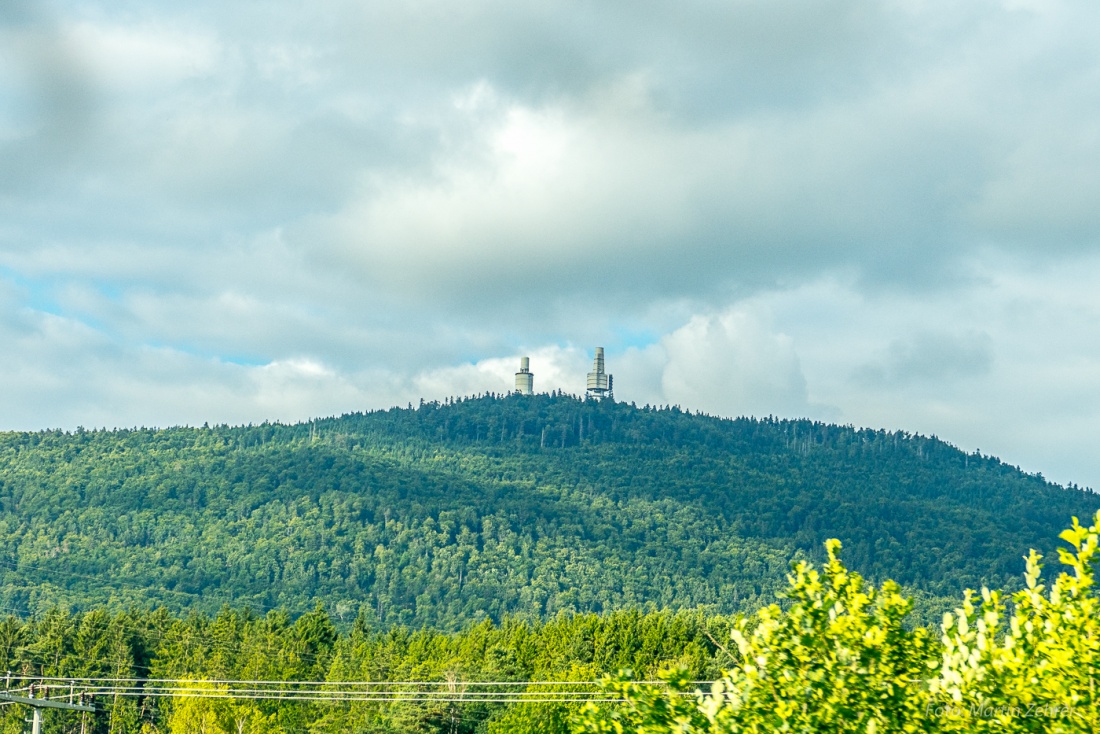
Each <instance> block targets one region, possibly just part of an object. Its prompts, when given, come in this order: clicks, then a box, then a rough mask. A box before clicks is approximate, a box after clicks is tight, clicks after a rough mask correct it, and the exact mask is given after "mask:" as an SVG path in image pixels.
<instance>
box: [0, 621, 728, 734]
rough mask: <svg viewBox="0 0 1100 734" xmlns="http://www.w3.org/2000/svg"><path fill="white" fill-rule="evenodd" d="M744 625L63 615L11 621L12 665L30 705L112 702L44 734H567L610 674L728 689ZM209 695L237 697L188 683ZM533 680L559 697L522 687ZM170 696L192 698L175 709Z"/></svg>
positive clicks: (5, 657) (10, 681) (2, 658)
mask: <svg viewBox="0 0 1100 734" xmlns="http://www.w3.org/2000/svg"><path fill="white" fill-rule="evenodd" d="M730 626H731V625H730V620H728V619H726V618H720V617H719V618H715V617H711V618H707V617H704V616H703V615H701V614H699V613H697V612H680V613H670V612H653V613H649V614H641V613H639V612H638V611H636V610H635V611H621V612H613V613H610V614H607V615H594V614H587V615H564V614H563V615H559V616H558V617H556V618H554V619H551V620H547V621H546V622H534V623H532V622H527V621H523V620H516V619H511V618H509V619H505V620H504V621H503V622H502V623H501V624H499V625H498V624H494V623H492V622H489V621H485V622H481V623H477V624H471V625H470V626H468V627H467V628H466V629H465V630H463V631H462V632H456V633H441V632H436V631H432V630H426V629H425V630H415V631H412V630H409V629H407V628H402V627H391V628H389V629H387V630H378V629H373V628H371V627H370V626H369V624H368V623H367V622H366V620H365V618H363V617H359V618H357V619H356V620H355V621H354V622H353V623H352V624H351V625H350V626H349V627H348V629H347V631H346V632H344V633H341V632H339V631H338V630H337V629H336V627H335V625H334V624H333V620H332V619H331V618H330V617H329V615H328V614H326V613H325V612H324V611H323V610H320V609H317V610H313V611H310V612H307V613H305V614H303V615H301V616H299V617H298V618H297V619H296V620H294V621H291V620H290V618H289V617H288V616H287V615H286V614H285V613H281V612H270V613H268V614H266V615H263V616H256V615H253V614H251V613H250V612H248V611H235V610H230V609H223V610H222V611H221V612H219V613H218V614H216V615H214V616H213V617H208V616H206V615H202V614H190V615H188V616H187V617H185V618H179V617H174V616H172V615H171V614H169V613H168V612H167V611H165V610H163V609H161V610H157V611H152V612H138V611H133V610H131V611H129V612H120V613H117V614H110V613H108V612H106V611H105V610H102V609H97V610H93V611H90V612H86V613H75V614H72V613H68V612H65V611H62V610H56V609H55V610H52V611H50V612H48V613H46V614H44V615H42V616H41V617H39V618H38V619H36V620H31V621H22V620H19V619H17V618H15V617H12V616H9V617H7V618H4V619H0V665H2V666H4V668H3V669H5V670H7V671H9V673H8V678H7V681H6V683H7V689H8V690H9V691H12V692H17V693H18V694H19V695H22V696H26V695H27V694H28V686H29V685H31V684H34V685H36V687H37V688H38V691H39V696H38V697H39V698H41V697H43V696H48V695H55V694H56V692H57V691H60V693H61V694H62V695H63V694H64V693H67V692H68V691H69V690H70V685H75V686H76V688H77V690H94V689H95V685H96V684H95V683H92V682H91V681H89V680H88V679H97V681H98V682H99V684H100V685H101V686H102V688H101V690H109V691H110V693H102V692H101V693H100V695H97V696H95V697H94V699H93V702H94V704H95V706H96V708H97V709H98V711H96V712H95V713H94V714H86V713H80V712H71V711H56V710H47V711H46V712H45V714H44V717H43V718H44V723H45V727H44V729H45V734H60V733H61V732H80V731H81V725H83V726H84V727H85V731H86V734H108V733H109V734H152V733H153V732H171V734H244V733H247V734H305V733H306V732H310V733H311V734H327V733H329V732H333V733H336V732H340V733H348V734H350V733H351V732H355V733H356V734H383V733H386V734H391V733H392V734H402V733H405V732H409V733H411V732H424V733H427V732H438V733H440V734H442V733H444V732H446V733H448V734H473V733H474V732H479V733H482V734H506V733H510V732H523V731H527V732H546V733H547V734H550V733H554V734H566V732H567V731H568V728H569V726H568V725H569V720H570V718H571V716H573V715H574V714H576V713H577V712H578V711H579V710H580V708H581V706H580V702H577V703H573V702H570V701H564V702H562V701H561V700H560V699H561V698H562V695H561V691H562V689H563V688H562V686H560V685H554V682H566V681H579V682H581V683H583V685H573V686H569V687H568V689H567V690H569V691H574V692H576V691H582V692H583V691H590V692H593V693H595V692H597V691H598V690H599V687H598V686H596V685H594V682H595V681H596V680H597V679H598V678H599V677H601V676H602V675H604V674H606V673H614V672H615V671H618V670H620V669H630V670H633V671H637V673H638V674H639V675H640V676H642V677H653V676H654V675H656V673H657V672H658V671H659V670H660V669H661V668H663V667H668V666H675V667H682V668H683V669H684V670H686V671H690V676H691V677H694V678H700V679H701V678H708V679H709V678H715V677H716V676H717V675H719V673H720V670H721V668H722V667H723V666H724V665H728V664H729V662H730V658H729V656H728V655H727V654H726V653H723V652H722V649H721V648H720V647H719V646H718V645H716V644H715V642H714V640H724V641H726V642H728V640H729V630H730ZM723 647H724V646H723ZM74 679H75V682H74V683H71V681H74ZM81 679H84V680H81ZM198 680H202V681H229V682H236V683H235V684H233V683H230V684H199V683H188V682H187V681H198ZM257 681H267V682H275V681H328V682H330V683H337V682H339V685H334V686H329V687H327V688H325V689H324V690H323V692H322V693H321V695H306V696H304V697H301V698H297V696H298V695H299V694H301V693H302V686H300V685H295V684H293V683H286V684H282V685H275V686H273V685H270V684H261V683H257ZM355 681H372V682H375V683H385V682H405V681H436V682H438V683H439V685H438V686H431V687H427V688H426V687H424V686H416V685H393V686H387V687H379V686H375V687H374V688H373V689H372V690H374V691H376V692H377V691H379V690H382V691H383V692H384V693H385V695H384V696H383V697H380V698H378V699H374V700H361V699H362V697H360V700H356V701H351V702H348V701H334V700H332V699H333V698H335V697H336V696H334V695H333V694H334V693H335V692H337V691H340V690H345V689H347V688H349V686H352V684H353V683H354V682H355ZM526 681H548V682H550V683H548V684H545V685H542V686H539V685H526V684H525V685H520V686H516V685H514V684H516V683H522V682H526ZM51 683H52V684H54V685H56V686H57V688H54V689H49V688H47V686H49V685H50V684H51ZM487 683H488V684H493V685H485V684H487ZM510 683H511V684H513V685H509V684H510ZM314 688H316V687H315V686H314ZM360 690H363V689H362V687H360ZM2 692H3V691H0V693H2ZM172 692H175V693H186V694H189V695H187V696H182V695H166V694H171V693H172ZM257 693H259V695H257ZM230 694H234V695H235V697H233V698H229V697H227V696H229V695H230ZM516 699H531V700H529V701H528V700H523V701H520V702H516ZM547 699H550V700H547ZM0 705H2V704H0ZM26 716H27V708H26V707H25V706H22V705H8V706H5V707H3V708H0V731H2V732H3V733H4V734H19V733H20V732H23V731H24V730H25V724H24V719H25V717H26Z"/></svg>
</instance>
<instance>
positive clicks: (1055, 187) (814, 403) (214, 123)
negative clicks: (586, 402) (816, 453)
mask: <svg viewBox="0 0 1100 734" xmlns="http://www.w3.org/2000/svg"><path fill="white" fill-rule="evenodd" d="M1098 35H1100V4H1097V3H1096V2H1094V1H1092V0H1081V1H1079V2H1077V1H1063V0H1041V1H1039V0H1036V1H1031V0H999V1H997V0H974V1H973V2H967V3H957V2H946V1H945V0H888V1H881V2H880V1H878V0H858V1H849V0H724V1H722V2H716V1H713V0H705V1H704V0H683V1H681V2H677V3H657V2H649V1H648V0H631V1H630V2H623V1H621V0H602V1H601V2H592V1H591V0H589V1H587V2H579V1H575V0H561V1H560V2H555V3H545V2H529V1H527V0H507V1H504V0H465V1H464V2H442V1H438V0H407V1H405V2H396V3H395V2H375V1H372V0H354V1H352V0H315V1H314V2H311V3H300V2H285V1H283V0H266V1H265V2H262V3H260V2H248V1H247V0H244V1H242V2H233V3H225V2H207V1H205V0H195V1H194V2H188V3H178V2H172V3H168V2H158V1H155V0H153V1H151V0H142V2H132V1H127V0H116V1H114V2H110V3H104V2H31V1H30V0H5V1H4V2H3V3H2V4H0V430H36V429H44V428H63V429H67V430H71V429H74V428H75V427H77V426H85V427H89V428H91V427H128V426H170V425H181V424H190V425H202V424H203V423H206V422H209V423H211V424H215V423H231V424H234V423H248V422H254V423H255V422H262V421H264V420H272V421H274V420H279V421H299V420H305V419H308V418H311V417H316V416H328V415H338V414H342V413H346V412H352V411H358V410H366V409H374V408H387V407H390V406H395V405H400V406H404V405H406V404H408V403H410V402H411V403H413V404H416V403H417V402H418V401H419V400H420V399H421V398H424V399H427V400H432V399H442V398H445V397H447V396H457V395H471V394H479V393H484V392H497V393H502V392H507V391H509V390H510V389H512V387H513V385H514V379H513V374H514V372H515V371H516V370H517V369H518V359H519V357H520V356H522V355H528V356H530V358H531V370H532V372H534V374H535V389H536V391H540V392H541V391H547V390H556V389H562V390H565V391H566V392H569V393H580V392H582V391H583V388H584V379H585V373H586V372H587V371H588V370H589V369H590V368H591V362H592V356H593V352H594V349H595V347H597V346H603V347H605V349H606V352H607V365H608V371H609V372H611V373H612V374H613V375H614V376H615V391H616V397H617V398H618V399H620V400H625V401H634V402H636V403H638V404H639V405H642V404H647V403H648V404H658V405H664V404H674V405H680V406H682V407H683V408H685V409H688V410H698V411H703V412H706V413H710V414H716V415H722V416H731V417H732V416H739V415H754V416H766V415H776V416H780V417H791V418H794V417H809V418H814V419H818V420H825V421H829V422H835V423H841V424H852V425H856V426H866V427H872V428H885V429H888V430H905V431H909V432H912V433H922V434H925V435H936V436H938V437H940V438H942V439H944V440H946V441H949V442H950V443H952V444H954V445H956V446H958V447H960V448H961V449H963V450H965V451H968V452H973V451H981V452H982V453H983V454H986V455H989V454H992V455H995V456H998V457H1000V458H1001V459H1003V460H1005V461H1007V462H1008V463H1010V464H1013V465H1019V466H1020V467H1021V468H1023V469H1024V470H1026V471H1028V472H1033V473H1036V472H1038V473H1042V474H1043V475H1044V476H1045V477H1047V478H1049V479H1052V480H1054V481H1058V482H1061V483H1076V484H1079V485H1082V486H1091V487H1100V453H1098V452H1097V450H1096V449H1097V428H1098V426H1100V339H1098V338H1097V337H1098V335H1100V294H1098V289H1097V288H1095V287H1094V284H1095V283H1098V282H1100V44H1098V43H1096V38H1097V37H1098Z"/></svg>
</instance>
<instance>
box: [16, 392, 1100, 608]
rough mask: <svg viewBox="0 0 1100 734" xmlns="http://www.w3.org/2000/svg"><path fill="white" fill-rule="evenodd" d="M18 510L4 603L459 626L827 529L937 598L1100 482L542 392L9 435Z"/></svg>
mask: <svg viewBox="0 0 1100 734" xmlns="http://www.w3.org/2000/svg"><path fill="white" fill-rule="evenodd" d="M0 507H2V512H0V606H2V607H3V609H2V610H0V612H12V613H17V614H26V613H41V612H42V611H44V610H45V609H47V608H49V607H51V606H54V605H62V606H73V607H77V608H88V607H92V606H101V605H106V606H109V607H113V608H116V609H117V608H122V607H125V606H128V605H132V604H138V605H142V606H149V605H165V606H167V607H169V608H170V609H174V610H188V609H197V610H202V611H207V612H211V611H215V610H217V609H218V608H219V607H221V606H223V605H225V604H229V605H231V606H233V607H244V606H249V607H251V608H252V609H254V610H256V611H258V612H263V611H266V610H269V609H273V608H282V609H286V610H288V611H290V612H292V613H297V612H303V611H306V610H308V609H311V608H313V606H314V605H315V604H316V603H317V602H318V601H319V602H322V603H324V605H325V606H326V608H327V609H329V610H330V612H331V613H332V614H333V615H334V618H336V619H337V620H340V619H344V620H350V619H354V618H355V617H356V615H357V614H359V613H360V612H362V613H363V614H365V616H366V619H368V620H370V621H372V623H375V624H380V625H390V624H408V625H413V626H423V625H431V626H436V627H442V628H451V629H454V628H458V627H461V626H463V625H465V624H466V623H467V622H470V621H472V620H477V619H481V618H484V617H486V616H488V617H491V618H494V619H500V618H502V617H504V616H506V615H518V616H520V617H530V618H535V617H543V618H544V617H549V616H553V615H555V614H557V613H559V612H562V611H567V612H568V611H577V612H585V611H596V612H601V611H607V610H610V609H615V608H624V607H649V608H654V607H656V608H672V609H675V608H685V607H707V608H709V609H710V610H711V611H713V612H717V613H726V612H734V611H751V610H753V609H755V608H756V607H758V606H761V605H763V604H766V603H770V602H772V601H774V600H775V594H776V592H777V591H780V590H781V589H782V588H783V587H784V586H785V581H784V577H785V574H786V571H787V569H788V563H789V561H790V560H791V559H792V558H795V557H798V556H810V557H811V558H818V557H819V556H820V549H821V544H822V542H823V541H824V540H825V539H826V538H830V537H837V538H840V539H841V540H842V541H843V543H844V551H843V557H844V559H845V561H846V562H847V564H848V565H849V567H851V568H853V569H855V570H858V571H860V572H862V573H864V574H866V575H868V576H869V577H871V578H873V579H876V580H880V581H881V580H883V579H885V578H893V579H895V580H897V581H899V582H900V583H902V584H905V585H906V586H907V588H908V589H910V590H911V591H912V592H915V593H917V594H918V597H926V598H929V599H931V598H934V597H939V596H948V597H957V596H958V592H959V591H960V590H961V589H962V588H963V587H977V586H980V585H981V584H986V585H989V586H992V587H1014V586H1015V585H1016V584H1018V579H1019V578H1020V575H1021V572H1022V569H1023V562H1022V560H1021V556H1023V555H1024V554H1025V553H1026V552H1027V551H1028V549H1029V548H1032V547H1034V548H1037V549H1039V550H1040V551H1042V552H1044V553H1050V552H1052V551H1053V547H1054V545H1055V544H1056V543H1057V541H1056V540H1055V538H1056V537H1057V534H1058V532H1059V531H1060V530H1061V529H1062V528H1064V527H1065V526H1066V525H1067V523H1068V521H1069V518H1070V516H1073V515H1076V516H1079V517H1091V516H1092V515H1093V514H1094V513H1095V511H1096V510H1097V508H1100V497H1098V496H1097V495H1096V494H1093V493H1092V492H1089V491H1086V490H1081V489H1078V488H1064V487H1060V486H1056V485H1053V484H1051V483H1049V482H1047V481H1045V480H1044V479H1043V478H1042V477H1041V476H1033V475H1028V474H1024V473H1022V472H1020V471H1019V470H1018V469H1016V468H1013V467H1011V466H1008V465H1006V464H1004V463H1002V462H1001V461H999V460H997V459H995V458H992V457H985V456H979V455H976V454H972V455H966V454H964V453H962V452H961V451H959V450H957V449H955V448H953V447H952V446H950V445H948V444H946V443H944V442H942V441H940V440H938V439H935V438H926V437H922V436H913V435H909V434H906V433H887V432H884V431H872V430H857V429H854V428H851V427H840V426H833V425H826V424H822V423H815V422H811V421H805V420H795V421H788V420H777V419H771V418H767V419H747V418H742V419H737V420H726V419H718V418H713V417H709V416H702V415H692V414H689V413H685V412H683V411H681V410H678V409H676V408H671V409H670V408H664V409H660V408H650V407H646V408H638V407H635V406H633V405H630V404H624V403H615V402H612V401H609V400H604V401H581V400H578V399H576V398H574V397H570V396H565V395H561V394H552V395H545V394H543V395H533V396H518V395H511V396H507V397H497V396H485V397H478V398H471V399H465V400H457V401H446V402H445V403H443V404H440V403H424V404H422V405H420V406H419V407H418V408H410V409H393V410H389V411H379V412H373V413H366V414H352V415H346V416H343V417H340V418H331V419H326V420H319V421H315V422H312V423H305V424H299V425H292V426H284V425H278V424H274V425H273V424H264V425H260V426H247V427H235V428H233V427H225V426H222V427H215V428H205V427H204V428H172V429H165V430H151V429H150V430H146V429H140V430H116V431H85V430H78V431H76V432H75V433H64V432H60V431H47V432H39V433H6V434H0ZM1051 563H1054V564H1056V560H1055V559H1054V558H1053V557H1052V560H1051Z"/></svg>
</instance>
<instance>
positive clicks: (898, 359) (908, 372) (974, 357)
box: [856, 332, 993, 385]
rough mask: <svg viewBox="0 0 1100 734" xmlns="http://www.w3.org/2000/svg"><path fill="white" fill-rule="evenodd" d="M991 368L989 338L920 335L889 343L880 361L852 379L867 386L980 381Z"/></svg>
mask: <svg viewBox="0 0 1100 734" xmlns="http://www.w3.org/2000/svg"><path fill="white" fill-rule="evenodd" d="M992 368H993V340H992V338H991V337H990V336H989V334H985V333H982V332H969V333H965V334H950V333H942V332H921V333H918V334H914V335H913V336H911V337H909V338H907V339H895V340H894V341H892V342H891V343H890V345H889V346H888V347H887V348H886V353H885V355H884V356H883V358H882V359H881V360H879V361H877V362H872V363H870V364H867V365H864V366H862V367H860V368H859V369H858V370H857V372H856V376H857V378H858V379H861V380H864V381H866V382H868V383H871V384H888V385H905V384H908V383H913V382H933V381H942V382H952V381H955V380H959V379H964V378H975V377H981V376H983V375H987V374H989V372H990V370H991V369H992Z"/></svg>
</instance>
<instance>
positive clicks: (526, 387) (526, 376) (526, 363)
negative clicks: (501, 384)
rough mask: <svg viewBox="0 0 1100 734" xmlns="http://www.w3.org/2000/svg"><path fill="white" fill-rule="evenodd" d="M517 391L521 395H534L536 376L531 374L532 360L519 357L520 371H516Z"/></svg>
mask: <svg viewBox="0 0 1100 734" xmlns="http://www.w3.org/2000/svg"><path fill="white" fill-rule="evenodd" d="M516 392H517V393H518V394H520V395H534V393H535V376H534V375H533V374H531V360H530V359H528V358H527V357H520V358H519V372H517V373H516Z"/></svg>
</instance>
